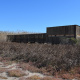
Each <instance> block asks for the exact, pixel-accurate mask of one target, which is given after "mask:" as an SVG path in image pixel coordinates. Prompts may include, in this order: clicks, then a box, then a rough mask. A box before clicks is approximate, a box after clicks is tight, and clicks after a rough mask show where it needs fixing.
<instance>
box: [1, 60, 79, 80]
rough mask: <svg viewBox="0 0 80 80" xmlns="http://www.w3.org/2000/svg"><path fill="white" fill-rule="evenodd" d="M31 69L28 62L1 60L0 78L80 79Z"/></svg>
mask: <svg viewBox="0 0 80 80" xmlns="http://www.w3.org/2000/svg"><path fill="white" fill-rule="evenodd" d="M25 66H26V69H25ZM30 69H32V68H31V67H30V65H29V64H27V63H24V64H23V63H16V62H14V61H6V60H3V61H0V80H79V79H62V78H57V77H53V76H48V75H44V74H41V73H38V72H36V70H35V72H34V71H33V70H30ZM34 69H35V68H34ZM29 70H30V71H29ZM31 71H32V72H31Z"/></svg>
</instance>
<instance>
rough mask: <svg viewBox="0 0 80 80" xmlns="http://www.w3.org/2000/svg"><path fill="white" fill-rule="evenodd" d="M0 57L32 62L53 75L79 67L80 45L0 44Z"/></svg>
mask: <svg viewBox="0 0 80 80" xmlns="http://www.w3.org/2000/svg"><path fill="white" fill-rule="evenodd" d="M0 56H1V57H2V58H6V59H10V60H12V61H13V60H15V61H19V62H22V61H23V62H32V63H33V65H35V66H36V67H38V68H45V69H47V71H48V72H50V73H51V74H52V75H54V74H55V72H59V71H61V70H64V71H70V70H71V69H72V68H74V67H78V66H80V45H61V44H58V45H51V44H38V43H34V44H29V43H26V44H24V43H11V42H0Z"/></svg>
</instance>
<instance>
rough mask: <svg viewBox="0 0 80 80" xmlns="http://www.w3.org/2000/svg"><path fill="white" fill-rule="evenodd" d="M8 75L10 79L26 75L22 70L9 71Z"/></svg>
mask: <svg viewBox="0 0 80 80" xmlns="http://www.w3.org/2000/svg"><path fill="white" fill-rule="evenodd" d="M8 75H9V76H10V77H21V76H24V75H25V73H24V72H22V71H20V70H10V71H8Z"/></svg>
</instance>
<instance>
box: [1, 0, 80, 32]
mask: <svg viewBox="0 0 80 80" xmlns="http://www.w3.org/2000/svg"><path fill="white" fill-rule="evenodd" d="M74 24H77V25H80V0H0V31H28V32H46V27H52V26H62V25H74Z"/></svg>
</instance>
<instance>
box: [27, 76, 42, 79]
mask: <svg viewBox="0 0 80 80" xmlns="http://www.w3.org/2000/svg"><path fill="white" fill-rule="evenodd" d="M40 79H41V77H39V76H37V75H34V76H31V77H28V78H27V79H26V80H40Z"/></svg>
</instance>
